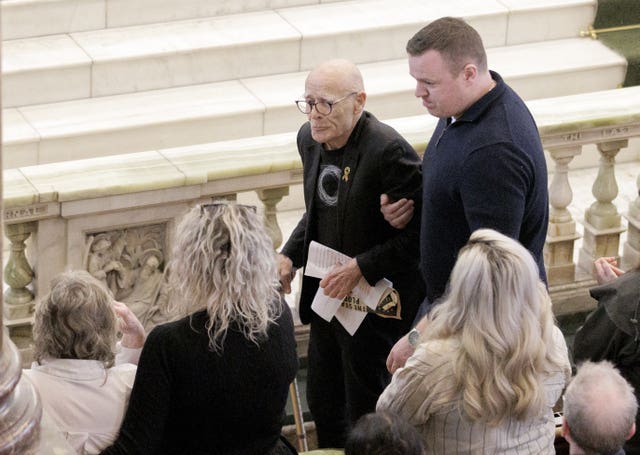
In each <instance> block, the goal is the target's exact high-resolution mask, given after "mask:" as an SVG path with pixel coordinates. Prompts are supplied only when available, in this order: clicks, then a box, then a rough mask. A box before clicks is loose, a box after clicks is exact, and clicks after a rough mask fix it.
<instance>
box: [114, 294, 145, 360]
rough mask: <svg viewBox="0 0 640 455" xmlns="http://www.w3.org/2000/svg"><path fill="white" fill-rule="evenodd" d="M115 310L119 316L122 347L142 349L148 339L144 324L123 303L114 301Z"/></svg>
mask: <svg viewBox="0 0 640 455" xmlns="http://www.w3.org/2000/svg"><path fill="white" fill-rule="evenodd" d="M113 309H114V311H115V312H116V315H117V316H118V322H119V324H120V331H121V332H122V340H121V341H120V342H121V344H122V346H123V347H125V348H132V349H138V348H141V347H142V345H143V344H144V340H145V339H146V337H147V335H146V334H145V332H144V327H143V326H142V323H141V322H140V321H139V320H138V318H137V317H136V315H135V314H134V313H133V311H131V309H129V307H128V306H127V305H125V304H124V303H122V302H117V301H114V302H113Z"/></svg>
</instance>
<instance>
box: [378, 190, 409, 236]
mask: <svg viewBox="0 0 640 455" xmlns="http://www.w3.org/2000/svg"><path fill="white" fill-rule="evenodd" d="M380 211H381V212H382V215H384V219H385V220H386V221H387V223H389V224H390V225H391V226H393V227H394V228H396V229H404V228H405V227H406V226H407V224H409V221H411V218H413V200H411V199H406V198H402V199H399V200H397V201H395V202H391V199H390V198H389V196H388V195H386V194H381V195H380Z"/></svg>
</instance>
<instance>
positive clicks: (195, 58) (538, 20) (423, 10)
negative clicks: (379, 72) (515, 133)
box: [2, 0, 595, 107]
mask: <svg viewBox="0 0 640 455" xmlns="http://www.w3.org/2000/svg"><path fill="white" fill-rule="evenodd" d="M137 1H138V2H140V1H142V0H137ZM4 3H6V0H5V2H3V4H4ZM53 3H54V4H55V3H58V0H56V1H54V2H53ZM116 3H118V2H116ZM134 3H135V2H134ZM211 3H215V2H211ZM539 3H540V2H536V1H534V0H509V1H506V2H505V1H498V0H485V1H483V2H469V1H468V0H449V1H447V2H439V3H437V4H435V5H426V4H425V2H424V1H423V0H351V1H340V2H334V3H322V4H315V5H310V6H298V7H287V8H282V9H275V10H264V11H257V12H247V13H242V14H232V15H227V16H214V17H206V18H198V19H192V20H179V21H172V22H164V23H154V24H148V25H139V26H131V27H116V28H106V29H100V30H90V31H71V32H70V33H69V34H62V35H53V36H43V37H36V38H25V39H14V40H6V41H4V42H3V55H2V59H3V87H2V97H3V98H2V99H3V106H4V107H14V106H24V105H30V104H43V103H49V102H55V101H65V100H72V99H79V98H84V97H88V96H91V97H100V96H107V95H114V94H120V93H129V92H138V91H145V90H154V89H160V88H169V87H176V86H186V85H192V84H202V83H208V82H216V81H224V80H229V79H239V78H247V77H256V76H265V75H270V74H281V73H288V72H295V71H304V70H308V69H310V68H312V67H313V66H315V64H317V63H318V62H320V61H322V60H325V59H329V58H335V57H344V58H349V59H351V60H353V61H355V62H356V63H369V62H379V61H385V60H392V59H401V58H404V57H405V50H404V48H405V44H406V41H407V39H408V38H409V37H411V36H412V35H413V34H414V33H415V32H416V31H417V30H418V29H419V28H420V27H421V26H423V25H424V24H425V23H428V22H429V21H431V20H433V19H436V18H438V17H440V16H444V15H457V16H459V15H462V16H464V17H465V18H466V19H467V20H468V21H469V23H470V24H471V25H473V26H474V27H476V28H477V29H478V31H479V32H480V33H481V35H482V36H483V39H484V41H485V46H486V47H488V48H492V47H502V46H510V45H514V44H522V43H530V42H536V41H544V40H558V39H561V38H571V37H576V36H578V33H579V30H581V29H584V28H586V27H587V26H588V25H589V24H590V22H591V21H592V20H593V17H594V15H595V2H594V1H593V0H553V1H545V2H542V4H543V6H544V8H543V7H541V6H540V5H539ZM108 5H110V3H108ZM505 5H506V6H505ZM539 24H543V26H540V25H539ZM70 80H71V81H72V82H73V83H70V82H69V81H70ZM42 81H46V83H42Z"/></svg>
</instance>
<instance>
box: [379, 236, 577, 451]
mask: <svg viewBox="0 0 640 455" xmlns="http://www.w3.org/2000/svg"><path fill="white" fill-rule="evenodd" d="M570 376H571V367H570V364H569V358H568V353H567V346H566V344H565V341H564V338H563V336H562V333H561V332H560V330H559V329H558V328H557V327H556V326H555V324H554V320H553V313H552V308H551V299H550V298H549V294H548V292H547V290H546V288H545V286H544V284H543V283H542V282H541V281H540V279H539V273H538V268H537V266H536V263H535V262H534V260H533V258H532V257H531V254H530V253H529V252H528V251H527V250H526V249H525V248H524V247H522V246H521V245H520V244H519V243H518V242H516V241H515V240H513V239H511V238H509V237H506V236H504V235H502V234H500V233H498V232H496V231H493V230H490V229H482V230H478V231H476V232H474V233H473V234H472V235H471V237H470V239H469V242H468V243H467V245H466V246H464V247H463V248H462V249H461V250H460V253H459V255H458V260H457V262H456V265H455V266H454V269H453V272H452V274H451V280H450V283H449V289H448V292H447V294H446V295H445V297H444V299H443V301H442V303H440V304H439V305H437V306H436V307H435V308H434V309H433V311H432V312H431V313H430V314H429V316H428V318H427V321H426V324H425V325H424V326H423V330H422V334H421V337H420V342H419V345H418V347H417V349H416V351H415V353H414V354H413V356H411V357H410V358H409V360H408V361H407V363H406V365H405V367H404V368H401V369H399V370H398V371H397V372H396V373H395V374H394V376H393V379H392V381H391V384H390V385H389V387H388V388H387V389H386V390H385V391H384V393H383V394H382V396H381V397H380V400H379V401H378V409H388V410H391V411H393V412H396V413H398V414H400V415H402V416H404V417H405V418H406V419H407V420H409V422H410V423H411V424H413V425H414V426H416V427H418V428H419V429H420V431H421V432H422V435H423V438H424V441H425V444H426V446H427V453H446V454H469V453H491V454H499V453H505V454H506V453H531V454H534V453H535V454H546V453H548V454H553V453H555V451H554V446H553V442H554V428H555V424H554V420H553V412H552V407H553V406H554V404H555V403H556V401H557V400H558V398H559V396H560V394H561V392H562V389H563V388H564V385H565V383H566V381H567V380H568V379H569V378H570Z"/></svg>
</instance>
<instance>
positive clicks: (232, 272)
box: [169, 202, 283, 352]
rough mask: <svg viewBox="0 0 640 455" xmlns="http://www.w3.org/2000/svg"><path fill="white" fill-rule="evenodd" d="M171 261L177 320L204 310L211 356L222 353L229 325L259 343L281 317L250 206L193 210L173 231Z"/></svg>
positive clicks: (272, 267) (269, 247) (264, 241)
mask: <svg viewBox="0 0 640 455" xmlns="http://www.w3.org/2000/svg"><path fill="white" fill-rule="evenodd" d="M172 257H173V259H172V261H171V264H170V266H169V267H170V269H169V277H170V279H171V282H172V285H173V289H174V291H178V292H174V293H173V296H174V299H175V298H177V299H179V301H177V302H174V303H175V304H176V305H178V312H179V313H181V314H182V315H189V314H193V313H194V312H197V311H200V310H203V309H206V311H207V314H208V316H209V321H208V322H207V326H206V328H207V332H208V334H209V346H210V348H211V349H212V350H213V351H216V352H222V351H223V346H224V340H225V337H226V334H227V331H228V330H229V328H231V327H232V324H235V325H234V329H237V330H240V331H241V333H242V334H243V335H244V336H245V338H246V339H248V340H250V341H252V342H254V343H256V344H258V343H259V341H260V340H261V339H262V338H263V337H264V336H266V334H267V329H268V327H269V325H270V324H272V323H273V322H274V321H275V320H276V319H277V318H278V316H279V315H280V313H281V312H282V305H283V304H282V300H281V296H280V293H279V283H278V276H277V269H276V262H275V252H274V249H273V244H272V242H271V239H270V238H269V236H268V235H267V232H266V230H265V227H264V223H263V221H262V219H261V218H260V217H259V216H258V215H257V214H256V211H255V207H248V206H243V205H237V204H232V203H226V202H216V203H213V204H206V205H198V206H195V207H193V208H192V209H191V210H190V211H189V212H188V213H187V214H186V215H185V216H184V218H183V219H182V220H181V222H180V223H179V224H178V226H177V230H176V238H175V242H174V248H173V254H172ZM172 305H173V303H172Z"/></svg>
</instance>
